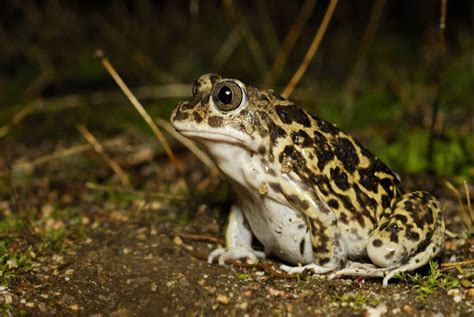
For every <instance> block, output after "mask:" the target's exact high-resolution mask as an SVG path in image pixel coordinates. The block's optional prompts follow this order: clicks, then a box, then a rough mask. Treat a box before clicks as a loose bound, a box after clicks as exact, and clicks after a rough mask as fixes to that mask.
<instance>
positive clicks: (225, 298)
mask: <svg viewBox="0 0 474 317" xmlns="http://www.w3.org/2000/svg"><path fill="white" fill-rule="evenodd" d="M216 300H217V301H218V302H219V303H221V304H224V305H227V304H229V303H230V298H229V297H228V296H226V295H217V297H216Z"/></svg>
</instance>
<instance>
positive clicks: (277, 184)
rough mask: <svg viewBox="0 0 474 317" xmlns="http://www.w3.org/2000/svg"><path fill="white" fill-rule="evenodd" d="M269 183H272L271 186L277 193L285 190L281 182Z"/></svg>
mask: <svg viewBox="0 0 474 317" xmlns="http://www.w3.org/2000/svg"><path fill="white" fill-rule="evenodd" d="M269 185H270V188H271V189H273V191H274V192H276V193H282V192H283V188H282V187H281V185H280V184H279V183H269Z"/></svg>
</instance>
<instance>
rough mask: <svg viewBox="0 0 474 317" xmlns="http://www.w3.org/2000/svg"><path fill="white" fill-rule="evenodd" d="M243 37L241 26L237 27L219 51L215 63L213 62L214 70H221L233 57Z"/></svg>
mask: <svg viewBox="0 0 474 317" xmlns="http://www.w3.org/2000/svg"><path fill="white" fill-rule="evenodd" d="M242 35H243V34H242V30H241V28H240V25H236V26H235V27H234V28H233V29H232V31H231V32H230V34H229V35H228V36H227V38H226V39H225V41H224V43H223V44H222V46H221V47H220V48H219V50H218V51H217V54H216V56H215V57H214V61H213V62H212V65H213V68H214V69H216V70H219V69H220V68H221V67H222V66H223V65H224V64H225V63H226V62H227V60H228V59H229V58H230V57H231V56H232V53H234V51H235V49H236V48H237V46H238V45H239V43H240V41H241V40H242Z"/></svg>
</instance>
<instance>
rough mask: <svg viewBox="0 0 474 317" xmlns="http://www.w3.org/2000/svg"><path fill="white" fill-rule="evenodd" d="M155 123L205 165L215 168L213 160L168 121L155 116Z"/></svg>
mask: <svg viewBox="0 0 474 317" xmlns="http://www.w3.org/2000/svg"><path fill="white" fill-rule="evenodd" d="M156 123H157V124H158V125H159V126H161V127H162V128H163V129H165V130H166V132H168V133H169V134H171V135H172V136H173V137H175V138H176V140H178V141H179V142H181V143H182V144H183V145H184V146H185V147H187V148H188V149H189V150H190V151H191V152H192V153H193V154H194V155H196V157H197V158H198V159H199V160H200V161H201V162H202V163H203V164H204V165H206V166H207V167H208V168H209V169H211V170H212V169H215V168H216V165H215V164H214V162H213V161H212V160H211V159H210V158H209V156H207V154H206V153H204V152H203V151H202V150H201V149H200V148H198V147H197V146H196V144H194V142H193V141H191V140H190V139H188V138H185V137H183V136H182V135H181V134H179V133H178V132H176V130H175V129H174V128H173V127H172V126H171V124H169V123H168V121H166V120H163V119H161V118H156Z"/></svg>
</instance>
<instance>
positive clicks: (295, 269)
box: [280, 263, 334, 274]
mask: <svg viewBox="0 0 474 317" xmlns="http://www.w3.org/2000/svg"><path fill="white" fill-rule="evenodd" d="M280 270H282V271H285V272H286V273H288V274H301V273H303V272H304V271H308V272H313V273H315V274H325V273H328V272H331V271H332V270H334V269H333V268H330V267H324V266H320V265H317V264H314V263H311V264H307V265H304V266H288V265H284V264H282V265H280Z"/></svg>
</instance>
